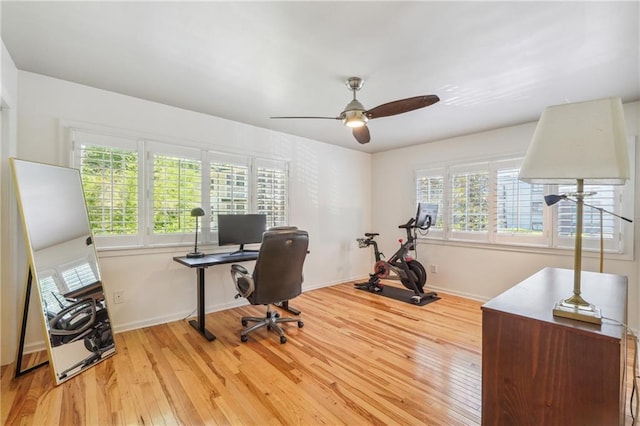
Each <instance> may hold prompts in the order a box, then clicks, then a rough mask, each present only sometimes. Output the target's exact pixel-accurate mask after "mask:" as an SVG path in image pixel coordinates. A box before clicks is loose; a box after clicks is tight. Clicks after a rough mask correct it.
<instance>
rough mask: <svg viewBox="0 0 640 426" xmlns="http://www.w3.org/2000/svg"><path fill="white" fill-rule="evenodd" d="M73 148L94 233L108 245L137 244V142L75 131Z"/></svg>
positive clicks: (138, 187)
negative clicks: (107, 242)
mask: <svg viewBox="0 0 640 426" xmlns="http://www.w3.org/2000/svg"><path fill="white" fill-rule="evenodd" d="M73 148H74V163H75V164H76V165H77V167H78V168H79V169H80V175H81V179H82V187H83V190H84V196H85V200H86V203H87V213H88V215H89V222H90V223H91V229H92V232H93V234H94V236H96V237H97V238H98V239H101V240H102V241H103V242H104V241H109V245H122V244H125V245H126V244H138V243H139V241H140V239H139V237H140V234H141V229H142V228H141V227H140V218H141V217H140V216H141V212H140V202H141V198H140V196H141V194H140V178H141V175H140V164H141V161H140V160H141V157H140V153H139V147H138V142H137V141H135V140H133V139H125V138H118V137H111V136H106V135H99V134H94V133H88V132H78V131H74V132H73Z"/></svg>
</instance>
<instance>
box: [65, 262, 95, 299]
mask: <svg viewBox="0 0 640 426" xmlns="http://www.w3.org/2000/svg"><path fill="white" fill-rule="evenodd" d="M61 275H62V281H63V282H64V285H65V287H66V289H65V291H64V293H68V292H70V291H74V290H78V289H80V288H83V287H85V286H88V285H91V284H95V283H96V282H97V281H98V278H97V277H96V274H95V272H94V271H93V268H91V265H90V264H89V262H82V263H79V264H75V265H72V266H68V267H66V268H64V269H63V270H62V272H61Z"/></svg>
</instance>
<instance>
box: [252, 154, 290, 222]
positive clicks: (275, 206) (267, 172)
mask: <svg viewBox="0 0 640 426" xmlns="http://www.w3.org/2000/svg"><path fill="white" fill-rule="evenodd" d="M255 169H256V173H255V179H256V183H255V189H256V213H259V214H266V215H267V227H272V226H283V225H286V224H287V192H288V191H287V166H286V163H284V162H277V161H268V160H262V159H256V161H255Z"/></svg>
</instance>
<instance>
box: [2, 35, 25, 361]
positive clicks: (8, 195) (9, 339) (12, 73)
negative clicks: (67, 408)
mask: <svg viewBox="0 0 640 426" xmlns="http://www.w3.org/2000/svg"><path fill="white" fill-rule="evenodd" d="M0 44H1V45H2V46H1V48H2V49H1V50H0V63H1V68H0V85H1V86H0V87H1V89H0V106H1V107H2V112H0V324H1V330H0V331H1V332H0V348H1V349H0V365H5V364H8V363H10V362H12V361H13V360H14V358H15V354H16V340H17V334H18V327H19V325H18V315H19V314H18V311H19V309H18V308H17V306H18V305H19V304H20V303H21V299H22V298H21V297H20V296H21V295H22V292H21V291H19V284H18V275H17V269H16V267H15V262H16V257H15V251H16V247H17V239H18V236H19V235H20V234H19V233H18V232H17V231H16V227H12V226H10V224H11V223H12V220H11V218H13V221H15V219H16V217H17V212H16V206H15V202H13V200H14V196H13V189H12V186H11V179H10V176H11V173H10V171H9V161H8V158H9V157H11V156H14V155H15V152H16V146H17V137H16V132H17V117H18V113H17V102H18V70H17V69H16V66H15V64H14V63H13V60H12V59H11V56H10V55H9V52H8V51H7V49H6V47H5V45H4V43H1V42H0ZM23 275H24V274H22V275H20V276H23Z"/></svg>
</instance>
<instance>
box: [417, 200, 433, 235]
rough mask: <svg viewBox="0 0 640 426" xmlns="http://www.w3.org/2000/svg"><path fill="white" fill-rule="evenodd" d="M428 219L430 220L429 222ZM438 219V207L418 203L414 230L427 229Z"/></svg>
mask: <svg viewBox="0 0 640 426" xmlns="http://www.w3.org/2000/svg"><path fill="white" fill-rule="evenodd" d="M428 218H431V220H430V221H429V220H428ZM437 219H438V205H437V204H431V203H418V211H417V212H416V222H415V226H416V228H420V229H428V228H429V227H431V226H432V225H435V223H436V220H437Z"/></svg>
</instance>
